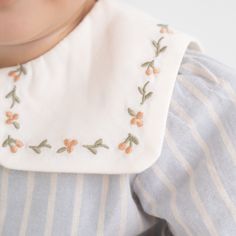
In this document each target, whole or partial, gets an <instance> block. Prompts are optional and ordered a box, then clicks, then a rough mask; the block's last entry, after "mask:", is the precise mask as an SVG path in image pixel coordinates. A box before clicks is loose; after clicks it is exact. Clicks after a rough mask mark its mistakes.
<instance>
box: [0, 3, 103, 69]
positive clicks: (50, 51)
mask: <svg viewBox="0 0 236 236" xmlns="http://www.w3.org/2000/svg"><path fill="white" fill-rule="evenodd" d="M103 1H104V0H96V1H95V3H94V5H93V7H92V8H91V9H90V11H89V12H88V13H87V14H86V15H85V16H84V17H83V18H82V20H81V21H80V22H79V24H77V25H76V26H75V27H74V28H73V29H72V30H71V31H70V32H69V33H68V34H67V35H66V36H64V37H63V38H62V39H61V40H60V41H58V42H57V43H56V44H54V46H52V47H51V48H49V49H48V50H47V51H46V52H44V53H43V54H41V55H39V56H36V57H34V58H32V59H30V60H28V61H27V62H24V63H18V64H16V65H12V66H7V67H1V68H0V73H1V72H5V71H9V70H12V69H13V68H15V67H17V66H19V65H24V66H26V67H27V66H28V65H29V64H32V63H33V64H34V63H37V62H39V61H40V60H42V58H44V59H45V58H48V57H50V56H51V55H52V54H53V53H54V52H55V51H60V49H61V48H62V47H63V45H64V44H66V43H67V42H69V41H70V40H71V39H72V38H74V37H75V35H78V34H80V31H81V29H82V28H84V25H86V23H87V22H88V21H89V19H90V18H91V17H92V16H93V15H94V14H95V12H96V10H97V9H98V8H99V6H100V4H101V3H102V2H103Z"/></svg>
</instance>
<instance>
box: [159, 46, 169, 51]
mask: <svg viewBox="0 0 236 236" xmlns="http://www.w3.org/2000/svg"><path fill="white" fill-rule="evenodd" d="M166 49H167V46H164V47H162V48H161V49H160V51H159V53H161V52H164V51H165V50H166Z"/></svg>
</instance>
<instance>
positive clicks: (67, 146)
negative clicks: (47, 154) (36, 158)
mask: <svg viewBox="0 0 236 236" xmlns="http://www.w3.org/2000/svg"><path fill="white" fill-rule="evenodd" d="M77 144H78V141H77V140H76V139H72V140H69V139H65V140H64V145H65V147H61V148H59V149H58V150H57V153H62V152H64V151H67V152H68V153H71V152H72V151H73V149H74V146H75V145H77Z"/></svg>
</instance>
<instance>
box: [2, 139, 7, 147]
mask: <svg viewBox="0 0 236 236" xmlns="http://www.w3.org/2000/svg"><path fill="white" fill-rule="evenodd" d="M7 145H8V139H6V140H5V141H4V142H3V143H2V147H6V146H7Z"/></svg>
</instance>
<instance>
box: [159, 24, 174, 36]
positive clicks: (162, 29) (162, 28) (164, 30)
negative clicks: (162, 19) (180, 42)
mask: <svg viewBox="0 0 236 236" xmlns="http://www.w3.org/2000/svg"><path fill="white" fill-rule="evenodd" d="M157 26H158V27H160V33H162V34H164V33H167V34H172V33H173V31H172V30H170V29H169V26H168V25H164V24H158V25H157Z"/></svg>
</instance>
